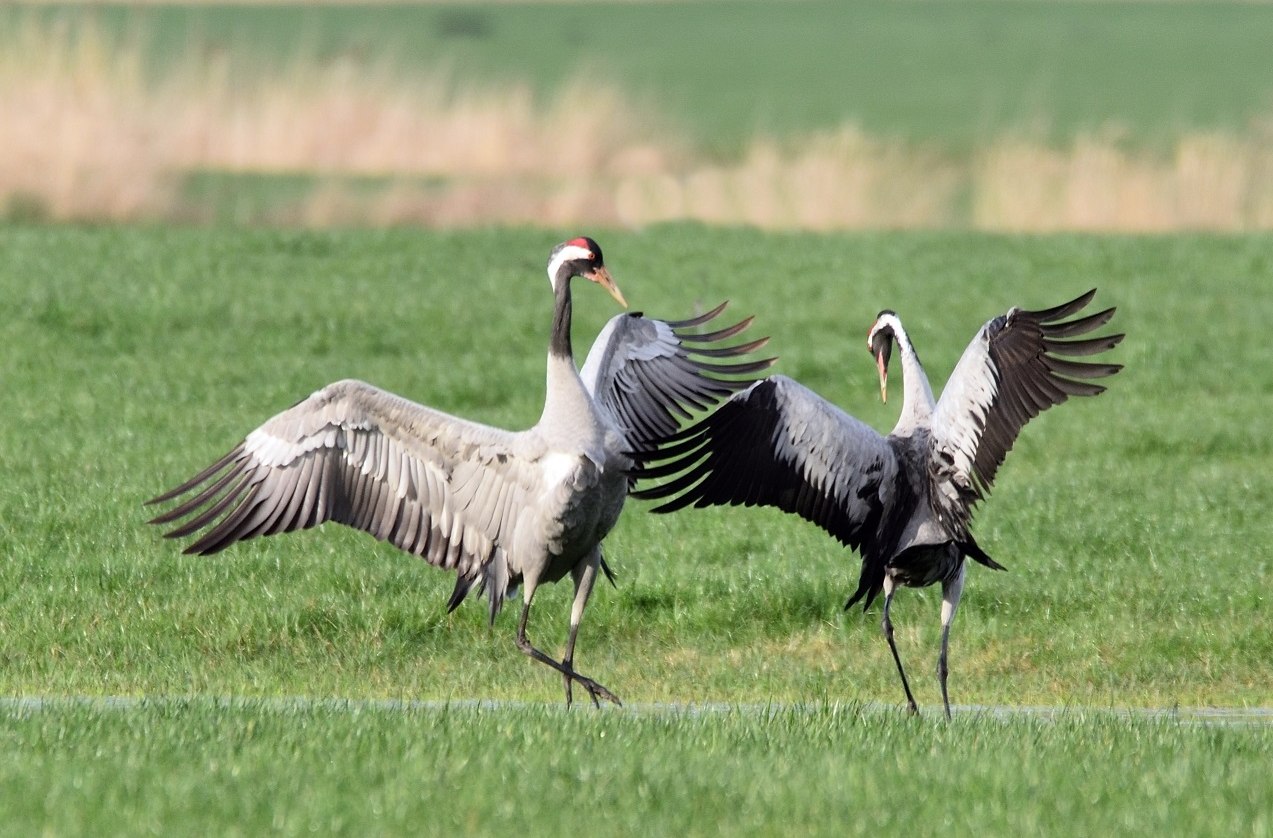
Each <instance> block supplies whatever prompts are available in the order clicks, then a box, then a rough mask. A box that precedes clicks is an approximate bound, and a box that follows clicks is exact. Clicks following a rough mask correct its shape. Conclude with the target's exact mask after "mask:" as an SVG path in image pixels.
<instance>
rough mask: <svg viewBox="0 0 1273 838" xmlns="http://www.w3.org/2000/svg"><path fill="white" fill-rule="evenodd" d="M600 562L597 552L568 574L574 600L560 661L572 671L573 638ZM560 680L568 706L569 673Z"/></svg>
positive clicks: (570, 698)
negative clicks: (562, 683) (564, 687)
mask: <svg viewBox="0 0 1273 838" xmlns="http://www.w3.org/2000/svg"><path fill="white" fill-rule="evenodd" d="M600 563H601V556H600V554H598V555H596V556H594V557H592V558H591V560H588V561H583V562H580V563H579V564H577V565H575V567H574V569H572V570H571V571H570V576H571V578H572V579H574V581H575V601H574V603H573V604H572V605H571V606H570V635H569V637H567V638H566V656H565V657H564V658H562V659H561V662H562V665H564V666H565V667H566V668H567V669H569V670H571V671H572V672H573V671H574V668H575V640H576V639H577V638H578V637H579V623H580V622H581V621H582V620H583V609H584V607H585V606H586V605H587V604H588V597H589V596H591V595H592V584H593V583H594V582H596V581H597V567H598V565H600ZM561 680H562V681H564V682H565V684H566V706H567V707H569V706H570V705H571V703H573V701H574V694H573V689H572V687H573V685H574V681H573V680H572V679H571V677H570V676H569V675H562V676H561ZM589 695H591V696H592V704H593V706H594V707H599V706H600V704H599V702H598V701H597V695H596V693H589Z"/></svg>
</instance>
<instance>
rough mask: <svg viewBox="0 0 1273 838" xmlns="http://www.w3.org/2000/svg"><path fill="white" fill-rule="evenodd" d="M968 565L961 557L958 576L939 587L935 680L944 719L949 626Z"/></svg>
mask: <svg viewBox="0 0 1273 838" xmlns="http://www.w3.org/2000/svg"><path fill="white" fill-rule="evenodd" d="M967 572H968V565H967V563H966V562H963V560H962V557H961V560H960V565H959V575H958V576H956V577H955V578H954V580H953V581H951V582H943V583H942V586H941V655H940V656H939V657H938V658H937V678H938V680H939V681H941V700H942V704H944V705H945V706H946V718H947V719H949V718H950V695H949V693H947V692H946V678H947V676H948V675H950V666H949V664H948V662H947V653H948V652H949V649H950V624H951V623H953V622H954V621H955V609H956V608H958V607H959V597H960V596H961V595H962V594H963V592H964V574H965V573H967Z"/></svg>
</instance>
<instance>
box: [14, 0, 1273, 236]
mask: <svg viewBox="0 0 1273 838" xmlns="http://www.w3.org/2000/svg"><path fill="white" fill-rule="evenodd" d="M17 20H18V21H19V23H18V25H16V26H10V27H7V28H6V30H5V31H4V32H0V114H4V115H5V119H4V120H3V121H0V213H4V212H5V210H6V208H7V210H8V212H9V213H10V214H14V213H18V214H21V213H28V214H34V215H41V216H46V217H49V218H53V219H74V218H85V219H135V218H152V219H162V218H168V217H179V218H183V219H195V220H198V219H200V218H206V217H208V216H209V213H210V210H209V209H208V208H207V207H206V206H204V205H203V203H202V202H201V201H200V200H198V199H196V198H193V197H191V196H190V195H188V194H186V191H185V190H183V188H182V183H183V180H184V179H185V178H186V177H187V176H189V175H190V174H191V173H206V172H230V173H246V174H249V175H251V174H260V175H278V174H300V175H312V176H314V178H315V181H314V183H315V185H314V186H313V188H311V189H308V190H305V191H304V195H303V197H299V198H291V199H286V200H279V201H273V202H266V204H265V205H264V208H260V209H255V210H251V213H252V214H250V215H249V216H248V217H246V218H243V219H242V220H245V221H261V222H272V223H284V224H304V225H318V226H322V225H331V224H401V223H416V224H427V225H434V226H454V225H471V224H490V223H498V222H514V223H523V224H547V225H552V226H563V225H575V224H581V223H587V224H590V225H594V224H625V225H642V224H648V223H652V222H657V221H666V220H676V219H693V220H698V221H703V222H707V223H716V224H741V225H754V226H758V227H765V228H801V229H816V230H832V229H858V228H881V227H887V228H923V227H972V228H978V229H986V230H1032V231H1044V230H1122V231H1162V230H1178V229H1215V230H1245V229H1267V228H1269V227H1273V121H1270V122H1269V123H1268V124H1267V125H1257V126H1253V127H1252V129H1251V130H1250V131H1248V132H1247V133H1246V134H1245V135H1242V136H1238V135H1232V136H1231V135H1221V134H1200V135H1195V136H1186V137H1183V138H1181V139H1180V140H1179V142H1178V143H1177V144H1176V147H1175V149H1174V150H1173V152H1172V153H1170V154H1167V155H1157V156H1155V155H1153V154H1150V153H1148V152H1139V151H1130V150H1128V149H1127V148H1125V147H1124V145H1125V144H1123V143H1120V142H1119V141H1118V138H1117V137H1113V136H1106V135H1101V134H1097V135H1093V136H1086V137H1081V138H1079V139H1078V140H1076V141H1074V142H1073V143H1072V144H1070V145H1069V146H1068V147H1065V148H1057V147H1055V146H1050V145H1048V144H1046V143H1042V142H1037V141H1031V140H1026V139H1021V138H1019V137H1004V138H1002V139H1000V140H999V141H996V142H994V143H991V144H990V145H989V146H988V147H986V148H983V149H980V150H976V151H973V152H972V153H970V154H968V155H967V156H962V157H956V156H953V155H951V154H947V153H944V152H942V151H941V150H940V149H938V148H926V147H921V146H918V145H915V144H907V143H900V142H891V141H882V140H880V139H876V138H872V137H870V136H868V135H866V134H864V133H863V132H861V131H859V130H857V129H855V128H853V127H844V128H842V129H840V130H837V131H830V132H824V133H820V134H815V135H812V136H807V137H803V138H792V139H787V140H784V141H776V140H772V139H768V138H763V137H762V138H757V139H755V140H754V141H752V142H751V143H749V144H748V145H747V146H746V148H745V150H744V152H743V153H742V154H741V155H740V156H739V157H738V158H737V159H733V160H720V159H712V158H711V157H709V156H708V155H706V154H704V153H702V152H696V151H695V150H694V149H692V148H691V146H690V144H689V143H688V142H686V141H683V140H679V139H677V132H675V131H672V130H669V129H668V127H667V126H668V120H667V119H666V118H664V117H662V116H660V115H659V114H657V113H655V112H654V109H653V108H651V107H649V106H637V105H634V104H633V103H632V102H631V101H630V100H629V99H628V98H626V97H625V96H623V95H622V94H621V93H620V92H619V91H617V90H614V89H611V88H604V87H599V86H598V85H596V84H593V83H588V82H585V81H583V80H578V81H576V82H574V83H573V84H571V85H567V86H565V87H564V88H562V89H560V90H559V91H557V93H556V94H555V95H554V96H553V97H552V98H551V99H549V100H548V101H544V100H542V99H540V98H539V97H536V96H535V95H534V94H533V92H532V91H531V89H530V88H529V87H528V86H526V85H516V84H514V85H507V86H502V87H499V88H494V89H484V88H477V87H472V86H465V85H461V84H458V83H457V82H456V81H455V80H454V79H453V78H451V77H450V76H449V74H448V73H446V72H445V71H443V70H435V71H432V72H429V73H422V72H418V73H415V74H404V73H403V72H402V71H401V70H400V68H398V67H397V66H395V65H394V64H393V63H391V62H388V61H374V60H369V59H367V58H365V57H360V56H358V55H353V54H350V55H344V56H338V57H337V58H335V59H320V58H318V57H316V56H304V55H302V56H300V57H298V58H296V59H294V60H292V61H291V62H290V63H288V64H286V65H284V66H281V67H273V68H271V67H268V66H261V67H254V68H251V69H252V72H248V71H247V70H248V68H244V67H242V66H238V65H236V64H235V63H234V60H233V59H232V58H231V56H230V54H229V53H227V52H226V51H224V50H216V49H211V48H206V47H202V46H200V45H192V47H191V49H189V50H187V53H186V57H185V59H184V60H183V61H181V62H179V63H177V64H175V65H174V66H169V67H166V68H164V70H163V72H156V71H155V70H154V69H153V68H147V67H146V64H145V55H146V50H145V45H144V44H143V43H142V42H141V40H140V39H139V38H137V37H131V38H130V37H127V36H124V37H110V36H107V35H106V34H105V33H104V32H103V31H102V30H101V29H100V28H98V27H96V26H95V25H93V24H92V23H91V22H79V23H78V24H77V25H70V24H67V23H65V22H57V21H53V22H49V19H47V18H40V17H36V16H27V17H25V18H17ZM584 102H586V103H587V106H586V107H581V106H580V103H584ZM368 178H373V179H374V181H372V182H369V181H368Z"/></svg>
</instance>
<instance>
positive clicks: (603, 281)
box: [587, 265, 628, 308]
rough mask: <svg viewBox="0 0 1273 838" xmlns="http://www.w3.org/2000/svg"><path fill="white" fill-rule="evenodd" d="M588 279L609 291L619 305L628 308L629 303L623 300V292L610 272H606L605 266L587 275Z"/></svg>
mask: <svg viewBox="0 0 1273 838" xmlns="http://www.w3.org/2000/svg"><path fill="white" fill-rule="evenodd" d="M587 277H588V279H590V280H592V281H593V282H595V283H597V284H598V285H600V286H601V287H602V288H604V289H606V290H607V291H609V292H610V296H611V297H614V299H615V300H616V301H617V302H618V303H619V305H621V306H623V307H624V308H627V307H628V301H627V300H625V299H623V292H622V291H620V290H619V286H617V285H615V284H614V277H612V276H610V272H609V271H608V270H606V268H605V266H604V265H603V266H601V267H599V268H596V269H595V270H593V271H592V273H590V274H587Z"/></svg>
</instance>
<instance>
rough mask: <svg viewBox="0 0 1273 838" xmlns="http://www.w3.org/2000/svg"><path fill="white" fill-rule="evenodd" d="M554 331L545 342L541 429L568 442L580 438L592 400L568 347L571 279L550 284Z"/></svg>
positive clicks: (590, 413)
mask: <svg viewBox="0 0 1273 838" xmlns="http://www.w3.org/2000/svg"><path fill="white" fill-rule="evenodd" d="M553 298H554V301H555V302H554V307H553V327H552V335H551V337H550V338H549V340H548V381H547V391H546V393H545V397H544V413H543V415H542V416H541V417H540V424H541V426H542V427H545V428H549V429H551V431H552V432H560V433H562V434H564V435H565V436H566V437H567V438H570V437H575V436H579V434H580V428H579V427H577V426H578V424H579V423H580V422H583V423H585V424H587V423H588V422H589V421H590V419H591V417H592V413H593V406H592V397H591V396H590V395H589V394H588V390H587V388H586V387H585V386H584V383H583V379H582V378H580V377H579V370H578V369H577V368H576V367H575V359H574V354H573V353H572V351H571V346H570V314H571V300H570V278H569V277H564V278H562V279H561V281H559V282H554V283H553Z"/></svg>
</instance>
